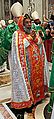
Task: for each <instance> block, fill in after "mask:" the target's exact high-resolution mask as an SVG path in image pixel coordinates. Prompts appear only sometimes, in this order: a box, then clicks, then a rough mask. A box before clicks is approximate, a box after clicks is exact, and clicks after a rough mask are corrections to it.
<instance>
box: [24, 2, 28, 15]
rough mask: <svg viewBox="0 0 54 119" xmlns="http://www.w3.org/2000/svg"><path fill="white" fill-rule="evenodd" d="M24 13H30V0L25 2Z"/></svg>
mask: <svg viewBox="0 0 54 119" xmlns="http://www.w3.org/2000/svg"><path fill="white" fill-rule="evenodd" d="M23 7H24V13H28V7H29V0H23Z"/></svg>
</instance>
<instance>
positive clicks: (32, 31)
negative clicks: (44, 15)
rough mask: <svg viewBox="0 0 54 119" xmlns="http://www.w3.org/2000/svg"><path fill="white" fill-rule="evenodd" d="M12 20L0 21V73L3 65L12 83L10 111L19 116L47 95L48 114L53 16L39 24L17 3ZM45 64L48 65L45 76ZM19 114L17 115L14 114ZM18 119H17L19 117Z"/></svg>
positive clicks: (52, 88) (52, 86) (53, 47)
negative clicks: (6, 22) (8, 71)
mask: <svg viewBox="0 0 54 119" xmlns="http://www.w3.org/2000/svg"><path fill="white" fill-rule="evenodd" d="M11 13H12V15H13V20H9V21H8V25H6V24H5V21H4V20H0V73H1V72H4V71H5V62H7V61H8V62H7V68H8V69H10V75H11V80H12V96H11V103H10V107H11V109H14V110H15V111H19V110H20V113H21V114H22V112H23V113H25V112H30V111H31V112H32V111H33V110H34V109H35V105H36V104H37V103H38V102H39V101H41V100H43V99H45V97H46V94H47V93H48V89H49V92H50V93H51V96H50V103H49V107H48V112H51V109H52V107H51V106H53V102H54V96H53V95H54V92H53V91H54V81H53V80H54V73H53V71H54V16H53V15H52V16H51V21H48V20H45V21H44V22H43V23H41V20H40V18H39V14H38V12H37V11H34V12H33V13H32V14H31V16H29V15H28V14H23V7H22V5H21V4H20V3H19V2H16V3H14V4H13V5H12V6H11ZM49 62H50V63H52V71H51V77H49ZM18 113H19V112H18ZM19 118H20V119H21V117H19Z"/></svg>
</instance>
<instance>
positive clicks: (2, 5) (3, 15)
mask: <svg viewBox="0 0 54 119" xmlns="http://www.w3.org/2000/svg"><path fill="white" fill-rule="evenodd" d="M1 9H2V14H1V16H2V19H4V17H5V14H4V0H2V2H1Z"/></svg>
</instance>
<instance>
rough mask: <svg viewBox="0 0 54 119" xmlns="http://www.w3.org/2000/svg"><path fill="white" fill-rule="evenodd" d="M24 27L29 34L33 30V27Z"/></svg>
mask: <svg viewBox="0 0 54 119" xmlns="http://www.w3.org/2000/svg"><path fill="white" fill-rule="evenodd" d="M23 28H24V31H25V33H27V34H29V33H30V31H31V27H29V28H26V27H25V26H24V27H23Z"/></svg>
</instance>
